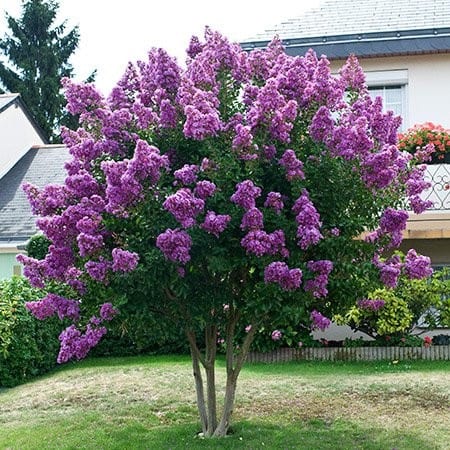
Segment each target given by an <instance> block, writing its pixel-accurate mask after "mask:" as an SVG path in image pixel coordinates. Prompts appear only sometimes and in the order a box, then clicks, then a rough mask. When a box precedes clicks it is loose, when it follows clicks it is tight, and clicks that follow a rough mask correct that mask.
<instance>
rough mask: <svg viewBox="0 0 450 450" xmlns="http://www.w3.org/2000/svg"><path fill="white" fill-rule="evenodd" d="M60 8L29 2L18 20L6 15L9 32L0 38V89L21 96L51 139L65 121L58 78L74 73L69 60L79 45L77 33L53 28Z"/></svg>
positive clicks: (50, 3)
mask: <svg viewBox="0 0 450 450" xmlns="http://www.w3.org/2000/svg"><path fill="white" fill-rule="evenodd" d="M58 8H59V5H58V3H57V2H55V1H53V0H50V1H45V0H28V1H25V2H24V4H23V9H22V15H21V16H20V18H14V17H11V16H10V15H9V14H7V15H6V18H7V21H8V27H9V29H10V33H9V34H6V35H5V36H4V37H3V39H0V52H1V54H2V56H4V57H6V61H3V62H0V89H2V90H4V91H9V92H18V93H20V94H21V96H22V98H23V100H24V102H25V104H26V105H27V106H28V108H29V109H30V111H31V113H32V115H33V117H34V118H35V119H36V121H37V123H38V124H39V125H40V127H41V128H42V130H43V131H44V133H45V135H46V136H48V137H49V138H50V140H55V131H56V129H57V127H58V125H59V124H61V122H64V120H63V117H64V116H65V110H64V105H65V99H64V96H63V94H62V92H61V78H63V77H70V76H71V75H72V73H73V68H72V65H71V64H70V63H69V58H70V56H71V55H72V54H73V52H74V51H75V49H76V48H77V46H78V41H79V37H80V35H79V30H78V27H74V28H73V29H72V30H70V31H69V32H67V33H66V22H63V23H61V24H60V25H55V24H54V22H55V19H56V14H57V12H58Z"/></svg>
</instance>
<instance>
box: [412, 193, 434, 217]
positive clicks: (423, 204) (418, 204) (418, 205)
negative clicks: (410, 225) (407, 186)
mask: <svg viewBox="0 0 450 450" xmlns="http://www.w3.org/2000/svg"><path fill="white" fill-rule="evenodd" d="M409 205H410V206H411V209H412V210H413V212H414V213H415V214H422V213H423V212H424V211H426V210H427V209H429V208H431V207H432V206H433V202H432V201H431V200H422V199H421V198H420V196H418V195H413V196H412V197H410V198H409Z"/></svg>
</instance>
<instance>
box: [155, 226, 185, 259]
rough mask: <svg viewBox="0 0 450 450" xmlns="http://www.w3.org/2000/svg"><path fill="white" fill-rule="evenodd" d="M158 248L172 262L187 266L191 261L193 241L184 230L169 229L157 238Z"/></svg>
mask: <svg viewBox="0 0 450 450" xmlns="http://www.w3.org/2000/svg"><path fill="white" fill-rule="evenodd" d="M156 246H157V247H158V248H159V249H160V250H161V251H162V252H163V254H164V256H165V257H166V258H167V259H168V260H170V261H174V262H178V263H181V264H186V263H187V262H188V261H189V260H190V259H191V255H190V254H189V252H190V250H191V246H192V239H191V237H190V236H189V234H188V233H187V232H186V231H184V230H179V229H175V230H171V229H170V228H168V229H167V230H166V231H164V232H163V233H161V234H160V235H159V236H158V237H157V238H156Z"/></svg>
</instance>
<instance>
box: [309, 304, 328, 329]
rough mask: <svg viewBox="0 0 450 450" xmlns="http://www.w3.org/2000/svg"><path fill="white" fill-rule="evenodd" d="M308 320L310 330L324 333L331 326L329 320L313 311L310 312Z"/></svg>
mask: <svg viewBox="0 0 450 450" xmlns="http://www.w3.org/2000/svg"><path fill="white" fill-rule="evenodd" d="M310 319H311V330H321V331H325V330H326V329H327V328H328V327H329V326H330V325H331V320H330V319H328V318H327V317H325V316H324V315H322V314H321V313H320V312H319V311H316V310H315V309H314V310H313V311H311V315H310Z"/></svg>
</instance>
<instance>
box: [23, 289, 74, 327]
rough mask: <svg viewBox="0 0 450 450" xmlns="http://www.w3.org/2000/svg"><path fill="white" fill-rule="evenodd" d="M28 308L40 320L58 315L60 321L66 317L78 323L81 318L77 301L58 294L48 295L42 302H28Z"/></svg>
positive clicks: (26, 304)
mask: <svg viewBox="0 0 450 450" xmlns="http://www.w3.org/2000/svg"><path fill="white" fill-rule="evenodd" d="M25 306H26V308H27V309H28V310H29V311H31V313H32V314H33V315H34V316H35V317H36V318H37V319H39V320H44V319H46V318H48V317H51V316H53V315H54V314H57V315H58V317H59V319H60V320H62V319H64V318H65V317H67V318H69V319H72V320H73V321H76V320H78V319H79V317H80V306H79V302H78V301H77V300H71V299H68V298H65V297H61V296H60V295H56V294H47V295H46V296H45V297H44V298H43V299H42V300H38V301H34V302H26V303H25Z"/></svg>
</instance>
